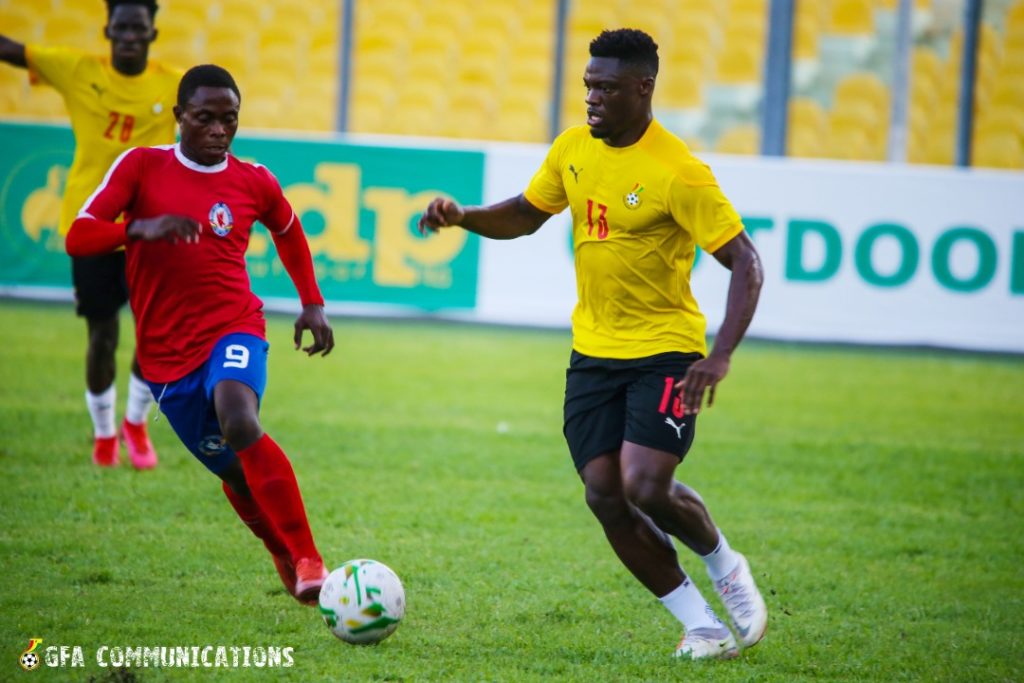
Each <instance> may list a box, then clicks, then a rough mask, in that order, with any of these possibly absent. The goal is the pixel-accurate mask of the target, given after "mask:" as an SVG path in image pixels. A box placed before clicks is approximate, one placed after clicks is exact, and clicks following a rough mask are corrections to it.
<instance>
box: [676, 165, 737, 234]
mask: <svg viewBox="0 0 1024 683" xmlns="http://www.w3.org/2000/svg"><path fill="white" fill-rule="evenodd" d="M669 208H670V210H671V211H672V218H673V219H674V220H675V221H676V223H678V224H679V225H681V226H682V227H683V228H685V229H686V230H688V231H689V232H690V233H691V234H692V235H693V239H694V241H695V242H696V243H697V245H698V246H700V248H701V249H703V250H704V251H706V252H708V253H709V254H713V253H714V252H716V251H718V249H719V248H721V247H722V245H724V244H725V243H726V242H728V241H729V240H731V239H732V238H733V237H735V236H736V235H738V234H740V233H741V232H743V220H742V219H741V218H740V215H739V214H738V213H737V212H736V209H734V208H733V206H732V204H731V203H730V202H729V200H728V199H727V198H726V196H725V194H724V193H723V192H722V189H721V188H720V187H718V181H716V180H715V176H714V175H713V174H712V173H711V169H710V168H708V166H707V164H705V163H703V162H702V161H699V160H697V159H694V160H692V161H687V162H685V163H683V164H682V165H681V166H680V168H679V170H678V172H677V173H676V174H675V176H674V177H673V179H672V185H671V187H670V189H669Z"/></svg>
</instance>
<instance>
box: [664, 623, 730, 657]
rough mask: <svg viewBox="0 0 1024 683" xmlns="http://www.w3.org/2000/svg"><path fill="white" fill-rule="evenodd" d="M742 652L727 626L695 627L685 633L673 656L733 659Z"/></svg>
mask: <svg viewBox="0 0 1024 683" xmlns="http://www.w3.org/2000/svg"><path fill="white" fill-rule="evenodd" d="M739 653H740V649H739V648H738V647H736V638H734V637H733V635H732V631H730V630H729V629H728V627H726V626H724V625H723V626H722V628H695V629H693V630H692V631H690V632H689V633H684V634H683V639H682V640H680V641H679V646H678V647H677V648H676V652H675V654H674V655H673V657H680V658H682V659H732V658H733V657H735V656H736V655H738V654H739Z"/></svg>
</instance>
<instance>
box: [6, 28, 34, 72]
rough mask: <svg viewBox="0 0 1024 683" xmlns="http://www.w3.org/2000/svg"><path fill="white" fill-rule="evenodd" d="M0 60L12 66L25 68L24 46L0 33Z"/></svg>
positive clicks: (26, 62) (26, 64) (26, 63)
mask: <svg viewBox="0 0 1024 683" xmlns="http://www.w3.org/2000/svg"><path fill="white" fill-rule="evenodd" d="M0 62H7V63H8V64H11V65H13V66H20V67H22V68H25V67H27V66H28V60H26V59H25V46H24V45H23V44H22V43H19V42H16V41H13V40H11V39H10V38H8V37H7V36H4V35H0Z"/></svg>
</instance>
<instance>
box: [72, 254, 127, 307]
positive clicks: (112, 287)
mask: <svg viewBox="0 0 1024 683" xmlns="http://www.w3.org/2000/svg"><path fill="white" fill-rule="evenodd" d="M124 263H125V261H124V251H115V252H114V253H112V254H102V255H101V256H86V257H82V258H75V257H73V258H72V259H71V282H72V284H74V286H75V312H76V313H78V315H80V316H82V317H83V318H88V319H89V320H106V319H107V318H113V317H114V316H116V315H117V312H118V311H120V310H121V307H122V306H124V305H125V303H126V302H127V301H128V282H127V280H126V279H125V274H124Z"/></svg>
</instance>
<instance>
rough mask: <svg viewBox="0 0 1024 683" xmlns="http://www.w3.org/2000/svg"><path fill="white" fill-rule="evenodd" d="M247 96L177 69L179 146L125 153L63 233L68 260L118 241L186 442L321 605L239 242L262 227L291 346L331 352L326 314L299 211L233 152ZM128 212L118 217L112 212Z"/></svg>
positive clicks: (318, 576) (145, 362) (224, 82)
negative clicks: (276, 430)
mask: <svg viewBox="0 0 1024 683" xmlns="http://www.w3.org/2000/svg"><path fill="white" fill-rule="evenodd" d="M240 103H241V96H240V94H239V91H238V86H237V85H236V84H235V81H234V79H233V78H232V77H231V75H230V74H229V73H228V72H227V71H226V70H224V69H222V68H221V67H218V66H214V65H211V64H205V65H202V66H197V67H194V68H192V69H190V70H189V71H188V72H186V73H185V75H184V77H183V78H182V79H181V83H180V84H179V86H178V98H177V105H176V106H175V107H174V115H175V118H176V119H177V121H178V125H179V126H180V128H181V142H180V143H178V144H177V145H167V146H161V147H137V148H134V149H131V150H128V151H127V152H125V153H124V154H122V155H121V156H120V157H118V159H117V160H116V161H115V162H114V164H113V165H112V166H111V167H110V170H109V171H108V172H107V175H106V177H105V178H104V179H103V182H102V183H101V184H100V186H99V187H98V188H97V190H96V191H95V192H94V193H93V195H92V196H91V197H89V199H87V200H86V202H85V204H84V206H83V207H82V210H81V212H80V213H79V215H78V217H77V218H76V219H75V221H74V223H73V224H72V226H71V230H70V232H69V233H68V236H67V240H66V246H67V251H68V253H69V254H71V255H72V256H87V255H93V254H102V253H107V252H110V251H113V250H115V249H118V248H120V247H122V246H123V247H124V248H125V251H126V256H127V267H126V272H127V278H128V289H129V296H130V301H131V306H132V310H133V311H134V313H135V319H136V331H135V333H136V347H137V352H138V357H139V363H140V365H141V366H142V371H143V374H144V376H145V377H146V380H147V382H149V385H150V388H151V389H152V391H153V395H154V396H155V397H157V404H158V405H159V407H160V410H161V412H163V413H164V414H165V415H166V416H167V418H168V422H170V424H171V426H172V427H173V428H174V431H175V433H176V434H177V435H178V437H179V438H180V439H181V441H182V443H184V444H185V446H186V447H187V448H188V449H189V450H190V451H191V452H192V454H193V455H195V456H196V458H197V459H198V460H199V461H200V462H201V463H203V465H205V466H206V467H207V468H208V469H209V470H210V471H211V472H213V473H214V474H216V475H217V476H218V477H220V478H221V479H222V480H223V489H224V493H225V495H226V496H227V497H228V500H229V501H230V502H231V505H232V507H234V509H235V511H236V512H237V513H238V516H239V517H240V518H241V519H242V521H243V522H245V524H246V525H248V526H249V528H250V529H251V530H252V532H253V533H254V534H255V535H256V536H257V537H259V538H260V539H261V540H262V541H263V543H264V544H265V545H266V547H267V550H269V551H270V553H271V555H272V556H273V558H274V564H275V566H276V567H277V570H278V573H279V574H280V576H281V580H282V581H283V582H284V584H285V587H286V588H287V589H288V591H289V592H290V593H291V594H292V595H293V596H295V598H296V599H298V600H299V601H301V602H304V603H307V604H315V603H316V600H317V598H318V595H319V592H320V586H321V585H322V584H323V581H324V578H325V577H326V576H327V571H326V570H325V568H324V564H323V560H322V559H321V557H320V553H319V552H318V551H317V549H316V545H315V544H314V542H313V535H312V532H311V531H310V528H309V522H308V521H307V519H306V512H305V508H304V506H303V502H302V496H301V494H300V493H299V488H298V484H297V482H296V480H295V474H294V472H293V471H292V466H291V463H290V462H289V461H288V458H287V456H286V455H285V454H284V452H283V451H282V450H281V448H280V447H278V445H277V444H276V443H275V442H274V441H273V440H272V439H271V438H270V436H268V435H267V434H266V433H265V432H264V431H263V428H262V426H261V424H260V418H259V406H260V399H261V397H262V395H263V391H264V388H265V386H266V362H267V351H268V348H269V346H268V344H267V342H266V341H265V338H266V330H265V328H266V325H265V321H264V318H263V311H262V307H263V304H262V302H261V301H260V300H259V298H258V297H257V296H256V295H255V294H254V293H253V292H252V289H251V287H250V284H249V275H248V273H247V271H246V268H245V250H246V247H247V246H248V243H249V235H250V233H251V230H252V226H253V223H254V222H255V221H257V220H259V221H260V222H262V223H263V224H264V225H265V226H267V228H268V229H269V230H270V234H271V236H272V238H273V240H274V244H275V246H276V247H277V252H278V254H279V256H280V258H281V261H282V263H283V264H284V267H285V270H287V271H288V275H289V276H290V277H291V279H292V281H293V282H294V283H295V287H296V289H297V290H298V293H299V299H300V300H301V302H302V312H301V313H300V314H299V316H298V319H297V320H296V321H295V348H296V349H298V348H299V347H300V346H301V344H302V335H303V332H304V331H305V330H309V331H310V332H311V333H312V336H313V342H312V344H310V345H309V346H306V347H304V348H303V351H305V352H306V353H307V354H309V355H311V356H312V355H314V354H323V355H327V354H328V353H330V351H331V349H332V348H333V347H334V333H333V331H332V330H331V326H330V325H329V324H328V322H327V317H326V315H325V314H324V309H323V297H322V296H321V294H320V289H319V287H318V285H317V282H316V277H315V276H314V273H313V261H312V257H311V256H310V252H309V245H308V243H307V241H306V237H305V234H304V233H303V231H302V226H301V225H300V224H299V219H298V216H296V215H295V212H294V211H293V210H292V207H291V205H290V204H289V203H288V200H287V199H285V197H284V195H283V193H282V191H281V187H280V185H279V184H278V182H277V179H276V178H274V176H273V175H272V174H271V173H270V172H269V171H268V170H267V169H265V168H264V167H263V166H260V165H259V164H250V163H246V162H243V161H240V160H239V159H237V158H235V157H234V156H232V155H231V154H229V151H228V150H229V149H230V147H231V141H232V139H233V138H234V136H235V132H236V130H237V129H238V113H239V108H240ZM122 212H123V213H124V220H123V221H122V222H118V221H117V218H118V216H120V215H121V214H122Z"/></svg>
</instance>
